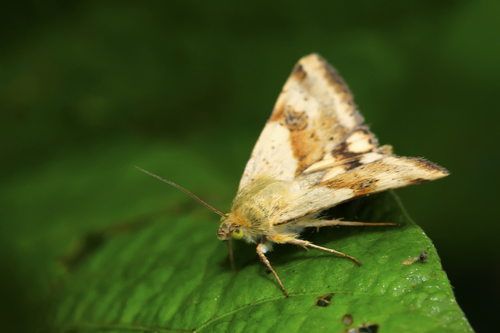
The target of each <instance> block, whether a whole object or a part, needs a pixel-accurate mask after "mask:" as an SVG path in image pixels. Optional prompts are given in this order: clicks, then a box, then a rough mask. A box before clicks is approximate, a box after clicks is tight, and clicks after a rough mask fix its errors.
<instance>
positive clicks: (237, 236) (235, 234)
mask: <svg viewBox="0 0 500 333" xmlns="http://www.w3.org/2000/svg"><path fill="white" fill-rule="evenodd" d="M243 236H245V232H244V231H243V229H241V228H236V229H234V230H233V231H231V237H233V238H234V239H242V238H243Z"/></svg>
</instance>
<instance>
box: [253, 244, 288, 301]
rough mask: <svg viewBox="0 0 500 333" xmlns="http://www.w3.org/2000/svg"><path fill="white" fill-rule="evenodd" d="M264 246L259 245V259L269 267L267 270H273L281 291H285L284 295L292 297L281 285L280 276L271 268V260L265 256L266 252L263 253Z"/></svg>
mask: <svg viewBox="0 0 500 333" xmlns="http://www.w3.org/2000/svg"><path fill="white" fill-rule="evenodd" d="M262 246H263V244H259V245H257V254H258V255H259V258H260V260H261V261H262V262H263V263H264V264H265V265H266V266H267V268H269V269H270V270H271V272H272V273H273V274H274V277H275V278H276V280H278V283H279V285H280V287H281V290H283V294H285V296H286V297H290V296H289V295H288V293H287V292H286V290H285V287H284V286H283V283H281V280H280V278H279V276H278V274H277V273H276V272H275V271H274V269H273V268H272V266H271V263H270V262H269V260H267V257H266V256H265V255H264V252H263V251H262Z"/></svg>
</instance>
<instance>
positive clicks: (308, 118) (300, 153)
mask: <svg viewBox="0 0 500 333" xmlns="http://www.w3.org/2000/svg"><path fill="white" fill-rule="evenodd" d="M362 123H363V117H362V116H361V115H360V114H359V112H358V110H357V108H356V105H355V104H354V102H353V96H352V94H351V92H350V91H349V88H348V87H347V85H346V84H345V83H344V81H343V80H342V78H341V77H340V76H339V74H338V73H337V72H336V71H335V69H333V68H332V67H331V66H330V65H329V64H328V63H327V62H326V61H325V60H324V59H323V58H321V57H320V56H319V55H317V54H312V55H309V56H306V57H304V58H302V59H300V61H299V62H298V63H297V65H296V66H295V68H294V69H293V71H292V74H291V75H290V77H289V78H288V80H287V81H286V83H285V86H284V87H283V90H282V91H281V94H280V95H279V97H278V100H277V101H276V105H275V106H274V109H273V112H272V114H271V117H270V118H269V120H268V121H267V124H266V126H265V127H264V130H263V131H262V133H261V135H260V137H259V140H258V141H257V143H256V145H255V147H254V149H253V151H252V155H251V156H250V160H249V161H248V163H247V165H246V168H245V171H244V173H243V177H242V178H241V181H240V187H239V188H240V189H241V188H243V187H244V186H245V185H247V184H248V183H249V182H251V181H252V180H253V179H256V178H257V177H259V176H262V175H267V176H271V177H273V178H276V179H281V180H291V179H293V178H295V177H297V176H299V175H300V174H302V173H303V172H304V171H305V170H306V169H308V168H309V167H310V166H311V165H313V164H314V163H316V162H318V161H321V160H323V159H324V157H325V156H326V155H328V154H329V153H331V152H333V151H334V149H335V148H336V147H338V146H339V145H341V144H342V143H344V142H345V141H346V139H347V138H348V136H349V135H350V134H352V133H353V131H354V130H356V129H357V128H359V126H360V125H361V124H362ZM371 138H372V141H373V142H372V143H373V144H374V145H376V142H375V138H374V137H373V136H371Z"/></svg>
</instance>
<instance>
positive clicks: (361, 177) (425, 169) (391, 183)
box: [271, 153, 448, 225]
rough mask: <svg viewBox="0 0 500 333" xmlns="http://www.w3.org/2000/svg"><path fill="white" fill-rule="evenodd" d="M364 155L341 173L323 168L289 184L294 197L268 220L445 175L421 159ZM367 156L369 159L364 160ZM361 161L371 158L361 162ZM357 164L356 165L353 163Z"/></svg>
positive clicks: (281, 220) (277, 221) (279, 221)
mask: <svg viewBox="0 0 500 333" xmlns="http://www.w3.org/2000/svg"><path fill="white" fill-rule="evenodd" d="M375 154H378V153H368V154H366V155H364V156H363V157H362V158H361V160H360V161H361V164H360V165H358V166H356V167H354V168H352V169H349V170H347V171H344V172H340V173H338V172H336V171H334V170H335V168H333V169H323V170H318V171H315V172H312V173H310V174H304V175H302V176H299V177H297V178H296V179H295V180H294V181H293V183H294V184H293V185H292V188H293V189H294V192H295V193H296V194H297V195H295V196H294V197H293V200H290V201H289V203H288V205H287V206H286V207H283V209H282V210H281V212H279V214H276V215H275V216H273V217H272V218H271V222H272V223H273V224H275V225H276V224H282V223H287V222H289V221H292V220H295V219H298V218H301V217H303V216H307V215H310V214H314V213H317V212H319V211H322V210H324V209H326V208H330V207H333V206H335V205H337V204H340V203H342V202H345V201H348V200H351V199H353V198H357V197H360V196H363V195H367V194H372V193H378V192H382V191H386V190H389V189H394V188H399V187H404V186H408V185H414V184H419V183H422V182H426V181H431V180H435V179H439V178H442V177H444V176H446V175H448V171H446V169H444V168H442V167H440V166H437V165H436V164H434V163H432V162H429V161H427V160H424V159H421V158H414V157H399V156H395V155H388V154H380V155H379V156H378V158H377V156H376V155H375ZM367 156H369V157H367ZM363 159H368V160H371V159H374V160H373V161H371V162H368V163H363ZM357 163H358V162H356V164H357Z"/></svg>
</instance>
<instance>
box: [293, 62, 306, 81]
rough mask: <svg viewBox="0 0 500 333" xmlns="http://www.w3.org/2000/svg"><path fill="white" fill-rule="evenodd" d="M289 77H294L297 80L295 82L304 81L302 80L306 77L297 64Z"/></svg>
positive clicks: (302, 69) (300, 66)
mask: <svg viewBox="0 0 500 333" xmlns="http://www.w3.org/2000/svg"><path fill="white" fill-rule="evenodd" d="M291 76H294V77H295V78H296V79H297V81H299V82H301V81H304V79H305V78H306V77H307V73H306V71H305V70H304V68H303V67H302V65H301V64H300V63H298V64H297V65H295V68H294V69H293V71H292V74H291Z"/></svg>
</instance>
